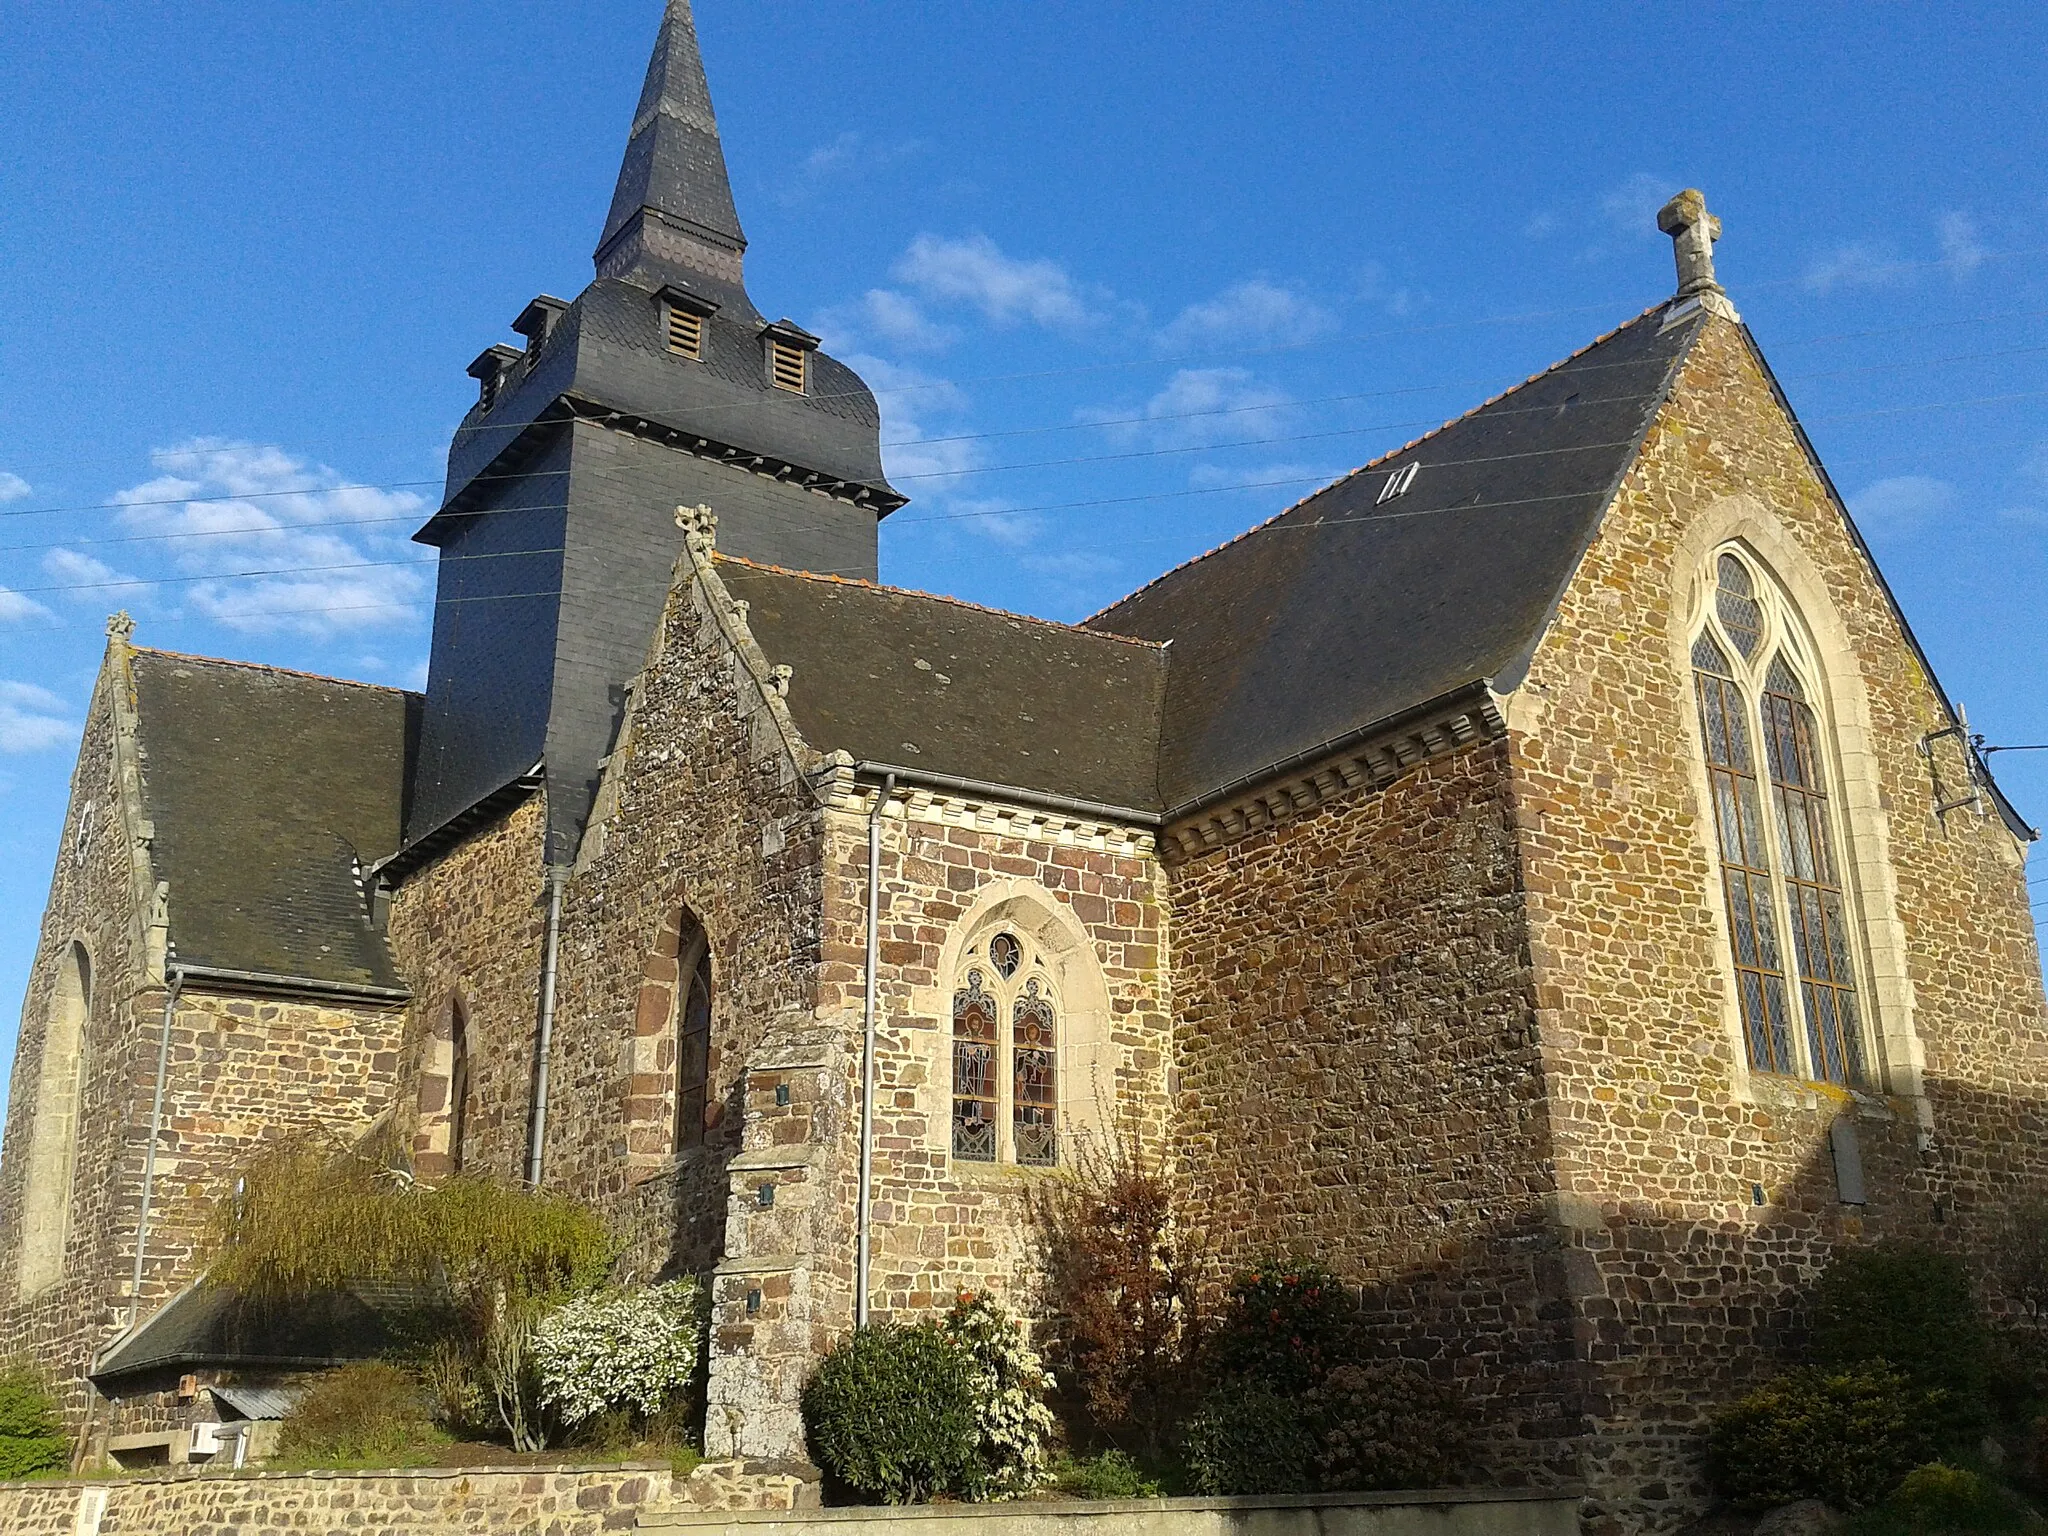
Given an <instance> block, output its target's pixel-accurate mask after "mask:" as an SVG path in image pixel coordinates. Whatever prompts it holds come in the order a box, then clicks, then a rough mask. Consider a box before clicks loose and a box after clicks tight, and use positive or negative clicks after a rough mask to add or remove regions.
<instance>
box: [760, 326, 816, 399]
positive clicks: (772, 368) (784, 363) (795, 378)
mask: <svg viewBox="0 0 2048 1536" xmlns="http://www.w3.org/2000/svg"><path fill="white" fill-rule="evenodd" d="M810 356H811V355H810V353H809V352H807V351H805V350H804V349H803V348H802V347H800V346H798V345H797V344H796V343H795V342H793V341H783V340H782V339H781V338H779V337H771V338H770V339H769V342H768V378H769V382H771V383H772V384H774V386H775V387H776V388H777V389H786V390H788V391H790V392H791V393H792V394H798V395H800V394H802V393H803V392H804V390H805V389H806V388H807V387H808V386H809V384H810Z"/></svg>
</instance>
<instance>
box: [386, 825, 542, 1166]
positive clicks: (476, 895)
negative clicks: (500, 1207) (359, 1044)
mask: <svg viewBox="0 0 2048 1536" xmlns="http://www.w3.org/2000/svg"><path fill="white" fill-rule="evenodd" d="M545 817H546V802H545V800H544V799H543V798H542V797H541V796H540V795H538V794H536V795H534V796H533V797H532V798H530V799H528V800H526V801H524V802H523V803H521V804H520V805H518V806H516V807H514V808H513V809H512V810H511V811H510V812H509V813H507V814H506V815H505V816H504V817H502V818H501V819H499V820H498V821H495V822H493V823H491V824H490V825H488V826H486V827H484V828H482V829H480V830H479V831H477V832H474V833H472V834H471V835H470V836H469V837H468V838H466V839H465V840H464V841H462V842H461V843H459V844H457V845H456V846H455V847H454V848H452V849H451V850H449V851H448V852H447V853H444V854H442V855H441V856H440V857H439V858H437V859H435V860H433V861H432V862H430V863H429V864H427V865H426V866H425V867H423V868H421V869H419V870H416V871H414V872H413V873H412V874H411V875H410V876H408V877H407V879H406V880H405V882H404V883H403V884H401V885H400V886H399V887H398V889H397V890H396V891H394V892H393V893H392V896H391V911H390V918H389V928H388V931H389V935H390V942H391V950H392V954H393V956H394V957H395V958H396V960H397V962H398V970H399V974H400V975H402V976H404V977H405V979H406V984H407V985H408V986H410V987H411V988H412V990H413V1006H412V1013H411V1018H410V1021H409V1025H408V1030H407V1036H406V1050H405V1060H404V1074H403V1083H404V1087H403V1088H402V1089H401V1091H400V1092H399V1094H398V1096H397V1097H398V1103H397V1108H398V1113H399V1116H400V1119H401V1121H402V1122H403V1123H404V1124H405V1125H406V1127H407V1128H408V1129H410V1128H411V1126H412V1124H413V1123H414V1119H415V1117H416V1115H417V1113H418V1108H419V1080H420V1076H421V1072H422V1068H423V1066H424V1065H425V1062H424V1059H423V1058H424V1057H425V1055H426V1052H427V1050H428V1048H429V1043H430V1037H431V1035H432V1033H433V1030H434V1028H435V1025H436V1021H438V1020H440V1019H442V1018H444V1017H446V1015H447V1014H448V1012H449V1010H450V1009H451V1008H452V1007H453V1006H454V1002H455V1000H456V999H457V998H460V999H461V1001H462V1006H463V1008H464V1010H465V1012H466V1016H467V1022H468V1031H467V1035H468V1044H469V1108H468V1113H467V1115H466V1117H465V1125H464V1134H463V1146H462V1148H461V1161H462V1166H463V1168H464V1169H465V1170H466V1171H468V1172H472V1173H478V1174H484V1175H489V1176H495V1177H498V1178H503V1179H510V1180H518V1179H521V1178H523V1177H524V1176H525V1173H526V1143H527V1135H528V1131H529V1127H530V1125H531V1119H530V1110H531V1106H532V1102H533V1092H532V1090H533V1063H534V1054H533V1053H534V1042H535V1031H536V1029H537V1027H538V1025H539V1020H540V970H541V950H542V946H543V944H544V942H545V939H546V933H547V884H546V876H545V873H544V871H543V869H542V847H541V836H542V828H543V825H544V822H545Z"/></svg>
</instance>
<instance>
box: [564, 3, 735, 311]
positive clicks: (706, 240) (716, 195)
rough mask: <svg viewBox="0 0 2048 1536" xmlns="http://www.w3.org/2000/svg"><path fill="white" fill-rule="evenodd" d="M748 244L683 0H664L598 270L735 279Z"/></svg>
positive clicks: (651, 279)
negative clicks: (664, 5)
mask: <svg viewBox="0 0 2048 1536" xmlns="http://www.w3.org/2000/svg"><path fill="white" fill-rule="evenodd" d="M746 249H747V237H746V236H745V235H744V234H743V233H741V231H740V216H739V212H738V210H737V209H736V208H734V207H733V201H732V183H731V181H730V180H729V179H728V177H727V175H726V170H725V148H724V146H723V145H722V144H720V143H719V140H718V119H717V118H716V117H715V116H714V115H713V114H712V111H711V88H710V86H709V84H708V83H707V82H706V81H705V79H704V58H703V55H702V54H701V53H699V52H698V50H697V24H696V21H695V19H694V18H693V17H692V16H691V14H690V0H667V8H666V10H665V11H664V13H663V15H662V20H661V33H660V35H659V36H658V37H656V38H655V41H654V57H653V58H651V59H650V60H649V61H648V64H647V83H646V84H645V85H643V86H642V87H641V88H640V105H639V107H638V108H637V109H636V110H635V111H634V113H633V127H632V131H631V133H630V134H629V135H628V137H627V140H626V158H625V162H624V163H623V164H622V165H621V166H620V167H619V181H618V186H617V187H616V188H615V189H614V190H613V192H612V206H611V212H610V213H609V214H608V215H607V216H606V218H605V221H604V234H603V236H602V237H601V238H600V239H599V240H598V242H597V251H596V254H595V256H594V257H593V260H594V261H595V262H596V264H597V275H598V276H599V277H616V278H623V279H625V280H626V281H629V282H637V283H643V284H645V285H646V286H647V287H650V288H658V287H660V286H661V285H662V284H663V283H668V282H674V281H676V280H677V279H678V278H679V277H680V278H682V279H684V280H685V282H687V281H688V279H690V278H692V277H695V278H698V279H702V278H710V279H712V280H713V281H715V282H717V283H719V284H728V283H729V284H731V285H733V286H734V287H738V286H740V284H741V282H742V278H741V273H740V264H741V260H742V258H743V257H744V256H745V253H746Z"/></svg>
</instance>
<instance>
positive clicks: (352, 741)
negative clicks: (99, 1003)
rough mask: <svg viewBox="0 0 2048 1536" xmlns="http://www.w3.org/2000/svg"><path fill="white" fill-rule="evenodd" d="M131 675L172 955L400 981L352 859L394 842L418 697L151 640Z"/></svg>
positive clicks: (381, 982)
mask: <svg viewBox="0 0 2048 1536" xmlns="http://www.w3.org/2000/svg"><path fill="white" fill-rule="evenodd" d="M133 676H134V679H135V700H136V708H137V711H138V714H139V716H140V731H139V735H140V745H141V756H142V801H143V814H144V815H145V816H147V817H148V818H149V819H150V821H151V822H153V823H154V825H155V838H154V841H153V843H152V845H151V849H150V858H151V863H152V866H153V868H154V870H155V873H156V877H157V878H158V879H159V880H167V881H169V882H170V935H171V944H172V947H173V953H174V955H175V958H176V959H178V960H181V961H184V962H187V963H189V964H195V965H203V966H210V967H215V968H218V969H222V970H233V971H251V972H258V973H262V974H264V975H272V976H281V977H291V978H296V979H300V980H309V981H314V982H325V983H329V984H332V985H339V986H354V987H371V988H396V987H399V986H401V985H402V983H401V982H400V980H399V977H398V973H397V970H396V968H395V967H394V966H393V964H392V960H391V955H390V952H389V951H388V949H387V948H386V947H385V944H384V940H383V938H382V937H381V936H380V935H379V934H377V933H376V932H375V931H374V930H373V929H372V928H371V926H370V922H369V917H368V913H367V911H366V909H365V906H364V902H363V896H362V893H361V891H360V889H359V888H358V886H357V883H356V870H355V864H356V861H357V860H360V861H361V862H362V863H363V864H365V865H367V864H370V863H372V862H374V861H375V860H377V859H380V858H382V857H384V856H385V855H386V854H388V853H391V852H392V851H393V850H395V849H396V848H397V847H398V839H399V824H400V815H401V811H402V809H403V806H404V799H405V782H406V769H407V756H408V750H409V743H410V740H411V737H412V735H413V733H414V730H415V724H416V719H417V712H418V703H419V700H418V696H417V695H415V694H408V693H403V692H400V691H399V690H397V689H393V688H377V687H372V686H371V685H369V684H366V683H347V682H341V681H339V680H337V679H335V678H330V677H312V676H308V675H307V674H305V673H301V672H287V671H283V670H281V669H279V668H276V667H261V666H251V665H247V664H244V663H239V662H227V661H214V660H211V659H208V658H205V657H199V656H181V655H177V654H175V653H172V652H166V651H152V650H137V651H136V652H135V654H134V658H133Z"/></svg>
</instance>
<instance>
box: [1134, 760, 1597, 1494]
mask: <svg viewBox="0 0 2048 1536" xmlns="http://www.w3.org/2000/svg"><path fill="white" fill-rule="evenodd" d="M1506 768H1507V762H1506V745H1505V743H1503V742H1500V741H1497V740H1496V741H1481V742H1477V743H1474V744H1471V745H1468V746H1466V747H1464V748H1462V749H1459V750H1457V751H1455V752H1452V753H1448V754H1446V755H1444V756H1441V757H1437V758H1434V759H1432V760H1429V761H1426V762H1424V763H1422V764H1420V765H1419V766H1417V767H1415V768H1414V769H1412V770H1411V771H1410V772H1409V773H1408V774H1407V775H1405V776H1404V777H1402V778H1400V779H1398V780H1396V781H1395V782H1393V783H1392V784H1390V785H1388V786H1387V787H1386V788H1384V789H1382V790H1379V791H1376V792H1375V791H1372V790H1362V791H1357V792H1354V793H1353V794H1351V795H1349V796H1346V797H1344V798H1341V799H1338V800H1334V801H1330V802H1326V803H1325V804H1323V805H1322V806H1320V807H1319V808H1317V809H1316V810H1314V811H1312V812H1310V813H1308V814H1306V815H1303V816H1301V817H1300V818H1299V819H1296V820H1292V821H1288V822H1285V823H1282V824H1281V825H1279V826H1277V827H1272V828H1269V829H1267V830H1265V831H1261V832H1258V833H1255V834H1253V835H1251V836H1248V837H1245V838H1243V839H1241V840H1240V841H1237V842H1234V843H1231V844H1228V845H1226V846H1225V847H1223V848H1221V849H1219V850H1216V851H1214V852H1211V853H1207V854H1204V855H1202V856H1201V857H1198V858H1195V859H1193V860H1191V861H1189V862H1187V863H1185V864H1180V865H1176V866H1174V867H1173V868H1172V872H1171V881H1172V903H1173V932H1174V968H1175V1011H1176V1031H1177V1033H1176V1052H1177V1058H1178V1062H1179V1068H1180V1082H1179V1094H1178V1098H1177V1100H1176V1103H1175V1108H1176V1122H1175V1145H1176V1148H1177V1151H1178V1157H1179V1162H1180V1167H1181V1169H1182V1172H1183V1174H1184V1177H1185V1180H1186V1184H1187V1188H1188V1190H1189V1192H1190V1207H1191V1208H1190V1212H1189V1214H1190V1217H1191V1222H1190V1225H1191V1228H1192V1231H1191V1237H1192V1239H1193V1241H1194V1243H1195V1244H1196V1245H1197V1247H1198V1251H1199V1252H1200V1253H1201V1254H1202V1255H1203V1256H1204V1257H1206V1258H1207V1260H1208V1261H1209V1264H1210V1269H1211V1276H1212V1280H1213V1279H1217V1278H1221V1277H1223V1276H1226V1275H1227V1274H1228V1273H1229V1272H1230V1271H1231V1270H1233V1269H1235V1268H1237V1267H1239V1266H1242V1265H1246V1264H1248V1263H1250V1262H1251V1261H1252V1260H1254V1259H1255V1258H1257V1257H1259V1256H1260V1255H1261V1254H1264V1253H1269V1252H1276V1251H1277V1252H1286V1251H1289V1250H1297V1251H1300V1252H1302V1253H1306V1254H1312V1255H1314V1256H1317V1257H1320V1258H1322V1259H1324V1260H1325V1261H1326V1262H1328V1263H1329V1264H1330V1265H1331V1266H1332V1267H1333V1268H1335V1269H1336V1270H1338V1271H1339V1272H1340V1273H1342V1274H1344V1275H1345V1276H1346V1277H1347V1278H1349V1279H1351V1280H1353V1281H1355V1282H1357V1283H1359V1284H1360V1286H1361V1287H1362V1290H1363V1305H1364V1308H1365V1313H1366V1317H1367V1321H1368V1322H1369V1323H1371V1324H1372V1331H1373V1335H1374V1337H1376V1338H1377V1339H1378V1340H1379V1341H1380V1343H1381V1345H1382V1347H1383V1348H1385V1349H1386V1350H1387V1351H1389V1352H1399V1353H1402V1354H1406V1355H1409V1356H1411V1357H1415V1358H1420V1359H1424V1360H1427V1361H1429V1362H1430V1364H1431V1367H1432V1369H1433V1370H1434V1371H1435V1372H1437V1373H1438V1374H1440V1375H1441V1376H1442V1377H1444V1378H1445V1379H1447V1380H1452V1381H1455V1382H1456V1383H1457V1385H1458V1387H1459V1389H1460V1390H1461V1391H1462V1392H1463V1394H1464V1395H1465V1396H1466V1398H1467V1399H1468V1401H1470V1403H1471V1404H1472V1406H1473V1410H1474V1412H1475V1414H1476V1416H1477V1417H1478V1418H1479V1420H1480V1421H1481V1423H1482V1424H1483V1426H1484V1445H1483V1458H1484V1464H1483V1465H1482V1466H1480V1467H1477V1468H1475V1469H1473V1470H1474V1472H1475V1473H1476V1474H1478V1475H1479V1476H1480V1477H1481V1478H1482V1479H1487V1480H1491V1479H1498V1480H1513V1481H1537V1480H1545V1479H1549V1480H1555V1479H1557V1478H1563V1477H1569V1476H1571V1475H1573V1474H1574V1472H1575V1461H1574V1454H1573V1446H1572V1443H1571V1440H1572V1436H1573V1435H1574V1433H1575V1432H1576V1428H1577V1422H1576V1415H1577V1412H1578V1409H1577V1403H1576V1398H1577V1388H1576V1383H1575V1380H1574V1377H1573V1373H1572V1367H1571V1353H1572V1351H1571V1332H1570V1323H1569V1319H1568V1318H1567V1317H1566V1316H1564V1314H1563V1309H1562V1308H1561V1307H1560V1306H1559V1305H1558V1304H1557V1298H1558V1297H1559V1296H1560V1295H1561V1294H1562V1289H1563V1281H1562V1276H1561V1271H1560V1256H1559V1255H1558V1254H1557V1253H1556V1252H1555V1251H1554V1244H1553V1243H1552V1242H1551V1240H1550V1239H1549V1237H1548V1235H1547V1226H1546V1220H1545V1217H1546V1211H1547V1202H1548V1199H1549V1197H1550V1196H1551V1194H1552V1191H1553V1189H1554V1187H1555V1186H1554V1179H1555V1174H1554V1170H1553V1167H1552V1160H1551V1146H1550V1132H1549V1128H1548V1124H1547V1121H1546V1117H1545V1112H1544V1104H1543V1098H1542V1084H1541V1078H1540V1071H1539V1067H1540V1064H1539V1061H1538V1056H1537V1049H1536V1038H1535V1029H1534V1018H1533V1016H1532V1006H1531V1005H1532V995H1531V987H1530V977H1529V960H1528V953H1527V948H1526V939H1525V934H1524V928H1523V923H1522V916H1521V900H1522V895H1521V880H1520V871H1519V865H1518V860H1517V856H1516V849H1515V838H1514V825H1513V815H1512V806H1511V802H1510V799H1509V793H1508V780H1507V772H1506Z"/></svg>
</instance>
